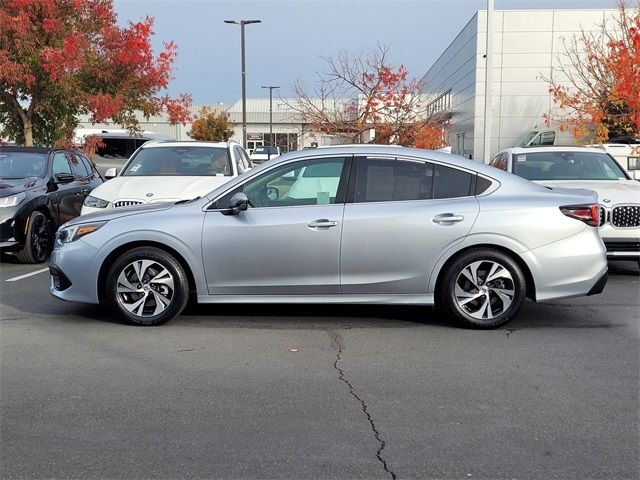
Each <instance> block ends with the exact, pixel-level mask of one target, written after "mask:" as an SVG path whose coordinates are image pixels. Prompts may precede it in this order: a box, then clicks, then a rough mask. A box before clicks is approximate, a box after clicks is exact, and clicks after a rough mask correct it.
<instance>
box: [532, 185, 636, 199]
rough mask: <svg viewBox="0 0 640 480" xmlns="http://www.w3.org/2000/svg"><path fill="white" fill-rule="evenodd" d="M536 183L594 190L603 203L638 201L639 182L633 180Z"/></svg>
mask: <svg viewBox="0 0 640 480" xmlns="http://www.w3.org/2000/svg"><path fill="white" fill-rule="evenodd" d="M536 183H538V184H540V185H544V186H545V187H551V188H553V189H554V190H556V189H588V190H594V191H595V192H597V193H598V202H600V203H603V204H605V205H616V204H620V203H640V183H639V182H637V181H635V180H619V181H615V180H591V181H589V180H546V181H544V180H536ZM606 200H609V201H608V202H607V201H606Z"/></svg>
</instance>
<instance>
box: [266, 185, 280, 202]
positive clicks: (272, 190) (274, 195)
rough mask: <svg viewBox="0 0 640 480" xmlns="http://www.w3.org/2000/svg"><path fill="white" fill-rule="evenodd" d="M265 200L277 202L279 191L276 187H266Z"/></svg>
mask: <svg viewBox="0 0 640 480" xmlns="http://www.w3.org/2000/svg"><path fill="white" fill-rule="evenodd" d="M267 198H268V199H269V200H278V198H280V190H278V189H277V188H276V187H267Z"/></svg>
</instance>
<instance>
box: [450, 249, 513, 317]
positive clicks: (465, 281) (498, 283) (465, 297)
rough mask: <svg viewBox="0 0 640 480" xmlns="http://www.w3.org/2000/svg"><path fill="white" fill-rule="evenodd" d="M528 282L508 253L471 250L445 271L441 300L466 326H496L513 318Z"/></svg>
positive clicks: (452, 314)
mask: <svg viewBox="0 0 640 480" xmlns="http://www.w3.org/2000/svg"><path fill="white" fill-rule="evenodd" d="M525 282H526V280H525V277H524V274H523V273H522V270H521V268H520V267H519V266H518V264H517V263H516V262H515V261H514V260H513V259H512V258H511V257H509V256H508V255H505V254H504V253H502V252H500V251H497V250H491V249H478V250H470V251H468V252H465V253H463V254H462V255H461V256H460V257H459V258H457V259H456V260H454V261H453V263H452V264H450V265H449V267H448V268H447V270H446V271H445V273H444V277H443V281H442V283H441V288H440V292H439V293H440V302H441V304H442V306H443V307H444V309H445V311H446V312H447V313H448V314H449V315H450V316H451V317H452V318H454V319H455V320H457V321H458V322H460V323H462V324H463V325H464V326H467V327H472V328H485V329H488V328H496V327H500V326H502V325H505V324H506V323H508V322H510V321H511V320H512V319H513V318H514V317H515V316H516V315H517V314H518V312H519V311H520V309H521V308H522V304H523V302H524V298H525V294H526V284H525Z"/></svg>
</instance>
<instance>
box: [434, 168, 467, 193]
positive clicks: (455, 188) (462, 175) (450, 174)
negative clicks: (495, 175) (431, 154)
mask: <svg viewBox="0 0 640 480" xmlns="http://www.w3.org/2000/svg"><path fill="white" fill-rule="evenodd" d="M472 179H473V175H471V174H470V173H468V172H465V171H463V170H458V169H456V168H451V167H445V166H443V165H436V166H435V178H434V182H433V183H434V191H433V198H455V197H468V196H469V195H471V181H472Z"/></svg>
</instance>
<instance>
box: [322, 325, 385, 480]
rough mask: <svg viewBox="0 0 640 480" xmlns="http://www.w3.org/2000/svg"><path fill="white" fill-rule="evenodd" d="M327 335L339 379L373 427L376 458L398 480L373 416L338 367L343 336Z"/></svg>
mask: <svg viewBox="0 0 640 480" xmlns="http://www.w3.org/2000/svg"><path fill="white" fill-rule="evenodd" d="M327 334H328V335H329V338H330V339H331V347H332V348H333V349H334V350H336V361H335V362H333V368H334V369H336V370H337V372H338V378H339V379H340V381H341V382H344V383H345V384H346V385H347V386H348V387H349V393H350V394H351V396H353V398H355V399H356V400H357V401H358V402H359V403H360V405H361V406H362V412H363V413H364V414H365V416H366V417H367V420H368V421H369V425H370V426H371V430H372V431H373V436H374V437H375V439H376V441H377V442H378V444H379V447H378V450H377V451H376V458H377V459H378V461H379V462H380V463H381V464H382V468H383V469H384V471H385V472H387V473H388V474H389V475H391V478H392V480H396V479H397V475H396V473H395V472H394V471H393V470H391V468H389V465H388V464H387V461H386V460H385V458H384V457H383V456H382V451H383V450H384V447H386V446H387V443H386V442H385V441H384V440H383V439H382V435H381V434H380V432H379V431H378V428H377V427H376V424H375V422H374V421H373V418H372V417H371V414H370V413H369V409H368V407H367V404H366V403H365V401H364V400H363V399H362V397H360V395H358V392H356V389H355V388H354V387H353V385H352V384H351V382H349V380H347V378H346V377H345V375H344V370H342V369H341V368H340V367H339V366H338V362H339V361H340V360H341V354H342V350H343V348H344V343H343V341H342V336H341V335H340V334H339V333H336V332H334V331H331V330H327Z"/></svg>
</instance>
